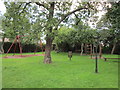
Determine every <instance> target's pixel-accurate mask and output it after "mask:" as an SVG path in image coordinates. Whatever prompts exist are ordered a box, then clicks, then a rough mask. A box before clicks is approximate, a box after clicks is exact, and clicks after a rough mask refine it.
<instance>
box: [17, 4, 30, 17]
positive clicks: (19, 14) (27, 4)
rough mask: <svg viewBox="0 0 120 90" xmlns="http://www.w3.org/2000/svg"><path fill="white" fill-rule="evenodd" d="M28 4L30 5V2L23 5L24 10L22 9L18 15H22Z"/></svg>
mask: <svg viewBox="0 0 120 90" xmlns="http://www.w3.org/2000/svg"><path fill="white" fill-rule="evenodd" d="M30 3H31V2H28V3H26V4H25V6H24V8H23V10H22V12H20V13H19V15H20V14H22V13H23V12H24V11H25V9H26V7H27V5H29V4H30Z"/></svg>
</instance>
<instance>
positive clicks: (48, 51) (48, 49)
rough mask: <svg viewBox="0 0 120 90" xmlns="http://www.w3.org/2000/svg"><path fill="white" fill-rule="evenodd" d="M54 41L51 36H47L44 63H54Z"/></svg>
mask: <svg viewBox="0 0 120 90" xmlns="http://www.w3.org/2000/svg"><path fill="white" fill-rule="evenodd" d="M52 41H53V40H52V39H51V38H50V37H47V38H46V46H45V57H44V63H45V64H50V63H52V60H51V48H52Z"/></svg>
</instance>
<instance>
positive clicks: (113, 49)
mask: <svg viewBox="0 0 120 90" xmlns="http://www.w3.org/2000/svg"><path fill="white" fill-rule="evenodd" d="M115 47H116V43H114V45H113V48H112V51H111V54H113V53H114V51H115Z"/></svg>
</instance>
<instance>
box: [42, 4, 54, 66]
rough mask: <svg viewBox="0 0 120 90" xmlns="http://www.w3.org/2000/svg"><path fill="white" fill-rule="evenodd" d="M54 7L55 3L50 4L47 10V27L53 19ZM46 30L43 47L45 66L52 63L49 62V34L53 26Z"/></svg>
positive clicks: (50, 44)
mask: <svg viewBox="0 0 120 90" xmlns="http://www.w3.org/2000/svg"><path fill="white" fill-rule="evenodd" d="M54 6H55V3H54V2H51V3H50V8H49V9H48V11H49V17H48V25H49V23H50V21H51V20H52V19H53V15H54ZM50 24H51V23H50ZM47 29H48V34H47V35H46V46H45V56H44V63H45V64H50V63H52V60H51V49H52V41H53V36H51V35H49V34H50V33H52V29H53V26H50V27H47Z"/></svg>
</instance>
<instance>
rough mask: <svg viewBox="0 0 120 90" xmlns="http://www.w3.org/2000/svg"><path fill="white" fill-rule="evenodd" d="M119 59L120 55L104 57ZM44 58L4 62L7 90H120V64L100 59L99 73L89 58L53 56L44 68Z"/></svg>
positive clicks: (37, 57) (3, 72)
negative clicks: (119, 67)
mask: <svg viewBox="0 0 120 90" xmlns="http://www.w3.org/2000/svg"><path fill="white" fill-rule="evenodd" d="M104 57H117V55H104ZM43 58H44V57H43V56H34V57H27V58H19V59H3V60H2V61H3V64H2V69H3V71H2V75H3V83H2V85H3V88H118V62H113V61H116V60H109V61H107V62H105V61H104V60H103V59H99V73H95V72H94V71H95V70H94V69H95V60H94V59H90V57H89V56H80V55H79V54H73V58H72V61H69V59H68V57H67V53H55V52H52V60H53V62H52V64H43Z"/></svg>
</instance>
